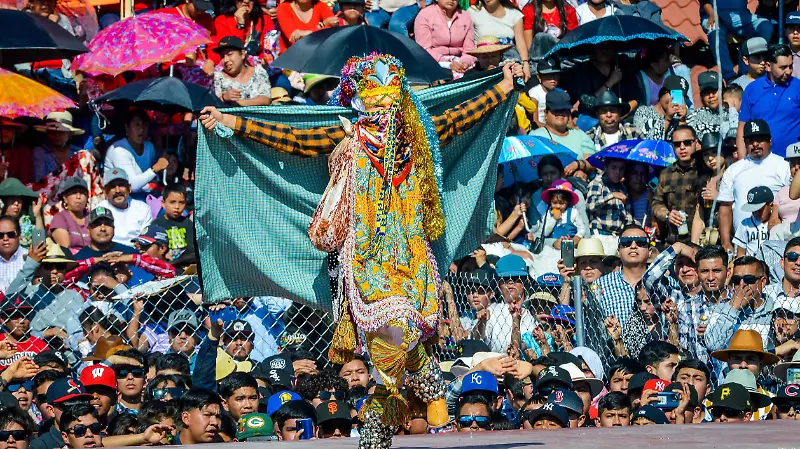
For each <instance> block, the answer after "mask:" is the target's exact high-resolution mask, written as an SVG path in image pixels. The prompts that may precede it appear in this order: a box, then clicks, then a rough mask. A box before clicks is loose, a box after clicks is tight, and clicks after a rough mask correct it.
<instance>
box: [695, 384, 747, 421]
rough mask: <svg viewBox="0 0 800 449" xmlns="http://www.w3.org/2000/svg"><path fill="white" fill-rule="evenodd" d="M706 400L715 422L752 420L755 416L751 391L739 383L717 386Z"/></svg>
mask: <svg viewBox="0 0 800 449" xmlns="http://www.w3.org/2000/svg"><path fill="white" fill-rule="evenodd" d="M706 401H708V403H709V404H710V405H709V406H708V410H709V412H711V416H713V417H714V422H722V423H728V422H743V421H750V418H751V417H752V416H753V405H752V403H751V402H750V392H748V391H747V389H746V388H745V387H743V386H741V385H739V384H735V383H727V384H722V385H720V386H719V387H717V389H716V390H714V391H712V392H711V394H709V395H708V396H707V397H706Z"/></svg>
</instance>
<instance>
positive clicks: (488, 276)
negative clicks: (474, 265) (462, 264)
mask: <svg viewBox="0 0 800 449" xmlns="http://www.w3.org/2000/svg"><path fill="white" fill-rule="evenodd" d="M493 280H494V270H488V269H486V268H483V267H481V268H478V269H477V270H475V271H470V272H469V273H466V274H465V275H464V283H465V284H467V285H473V286H474V285H479V286H481V287H485V288H487V289H491V288H494V282H493Z"/></svg>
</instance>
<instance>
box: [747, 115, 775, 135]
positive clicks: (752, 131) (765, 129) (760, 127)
mask: <svg viewBox="0 0 800 449" xmlns="http://www.w3.org/2000/svg"><path fill="white" fill-rule="evenodd" d="M742 135H743V136H744V137H752V136H772V133H771V132H770V130H769V125H768V124H767V122H765V121H764V120H761V119H760V118H757V119H755V120H750V121H749V122H747V123H745V124H744V133H742Z"/></svg>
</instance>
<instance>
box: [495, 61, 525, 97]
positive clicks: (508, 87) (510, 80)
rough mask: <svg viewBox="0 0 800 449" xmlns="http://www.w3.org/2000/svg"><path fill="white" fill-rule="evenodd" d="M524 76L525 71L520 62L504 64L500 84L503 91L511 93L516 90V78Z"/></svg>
mask: <svg viewBox="0 0 800 449" xmlns="http://www.w3.org/2000/svg"><path fill="white" fill-rule="evenodd" d="M524 76H525V73H524V72H523V70H522V66H521V65H520V64H517V63H514V64H506V65H504V66H503V81H500V84H498V86H500V88H501V89H502V90H503V92H505V93H506V94H509V93H511V91H513V90H514V78H523V77H524Z"/></svg>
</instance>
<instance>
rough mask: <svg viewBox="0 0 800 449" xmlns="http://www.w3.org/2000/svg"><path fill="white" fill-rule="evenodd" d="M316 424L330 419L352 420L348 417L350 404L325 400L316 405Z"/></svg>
mask: <svg viewBox="0 0 800 449" xmlns="http://www.w3.org/2000/svg"><path fill="white" fill-rule="evenodd" d="M316 413H317V424H322V423H326V422H330V421H347V422H348V423H350V422H352V421H351V418H350V406H349V405H347V402H345V401H325V402H323V403H322V404H320V405H318V406H317V409H316Z"/></svg>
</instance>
